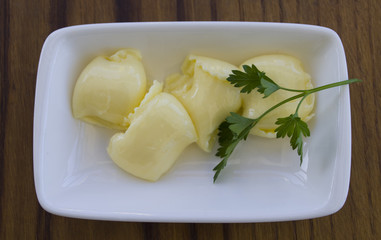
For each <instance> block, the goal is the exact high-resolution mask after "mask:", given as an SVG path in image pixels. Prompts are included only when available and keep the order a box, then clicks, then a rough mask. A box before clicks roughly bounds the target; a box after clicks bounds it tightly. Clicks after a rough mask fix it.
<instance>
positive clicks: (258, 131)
mask: <svg viewBox="0 0 381 240" xmlns="http://www.w3.org/2000/svg"><path fill="white" fill-rule="evenodd" d="M252 64H254V65H255V66H256V67H257V68H258V69H259V70H260V71H264V72H265V73H266V75H267V76H268V77H270V78H271V79H272V80H273V81H274V82H276V83H277V84H278V85H280V86H282V87H285V88H290V89H300V90H305V89H310V88H312V87H313V86H312V83H311V77H310V75H309V74H307V73H306V72H305V71H304V69H303V67H302V63H301V62H300V61H299V60H298V59H296V58H294V57H291V56H286V55H279V54H274V55H263V56H259V57H255V58H252V59H249V60H247V61H246V62H244V63H243V64H242V65H249V66H251V65H252ZM242 65H241V69H242ZM296 94H298V93H295V92H288V91H284V90H278V91H276V92H275V93H273V94H271V95H270V96H269V97H267V98H263V94H260V93H258V92H257V91H252V92H251V93H250V94H246V93H243V94H242V98H243V112H242V115H243V116H245V117H249V118H257V117H259V116H260V115H261V114H262V113H264V112H265V111H266V110H267V109H269V108H270V107H272V106H274V105H275V104H277V103H279V102H281V101H283V100H285V99H286V98H289V97H292V96H294V95H296ZM299 101H300V99H297V100H294V101H292V102H289V103H286V104H284V105H282V106H280V107H279V108H277V109H275V110H274V111H272V112H270V113H269V114H267V115H266V116H265V117H264V118H262V119H261V121H259V122H258V124H257V125H256V126H255V127H254V128H253V129H252V130H251V132H250V133H251V134H254V135H258V136H263V137H270V138H272V137H275V132H274V131H275V129H276V128H277V127H278V125H276V124H275V122H276V120H277V119H278V118H280V117H288V116H289V115H290V114H293V113H295V110H296V107H297V105H298V103H299ZM314 101H315V96H314V95H313V94H312V95H310V96H308V97H307V98H306V99H305V100H304V101H303V103H302V105H301V106H300V108H299V111H298V115H299V117H300V118H301V119H302V120H304V121H308V120H309V119H310V118H311V117H312V116H313V113H312V110H313V107H314Z"/></svg>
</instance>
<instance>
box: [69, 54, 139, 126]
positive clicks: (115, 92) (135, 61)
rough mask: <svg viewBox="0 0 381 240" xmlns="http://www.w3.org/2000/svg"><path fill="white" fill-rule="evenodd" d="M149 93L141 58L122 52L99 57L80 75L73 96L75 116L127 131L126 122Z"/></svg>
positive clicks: (137, 55)
mask: <svg viewBox="0 0 381 240" xmlns="http://www.w3.org/2000/svg"><path fill="white" fill-rule="evenodd" d="M145 92H146V75H145V72H144V68H143V65H142V63H141V55H140V53H139V52H138V51H136V50H134V49H123V50H120V51H118V52H116V53H115V54H114V55H112V56H111V57H96V58H95V59H94V60H93V61H91V62H90V63H89V64H88V65H87V66H86V68H85V69H84V70H83V71H82V73H81V74H80V76H79V78H78V80H77V83H76V86H75V89H74V94H73V101H72V105H73V115H74V117H75V118H78V119H81V120H84V121H86V122H89V123H93V124H96V125H99V126H103V127H109V128H114V129H126V125H125V121H124V120H125V118H126V117H127V116H128V114H129V113H130V112H132V111H133V109H134V108H135V107H137V106H138V105H139V103H140V101H141V100H142V99H143V97H144V94H145Z"/></svg>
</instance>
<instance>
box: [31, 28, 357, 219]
mask: <svg viewBox="0 0 381 240" xmlns="http://www.w3.org/2000/svg"><path fill="white" fill-rule="evenodd" d="M121 48H136V49H138V50H140V51H141V53H142V56H143V64H144V66H145V68H146V73H147V77H148V78H150V79H156V80H159V81H163V80H164V78H165V77H166V76H167V75H169V74H171V73H175V72H179V71H180V66H181V63H182V62H183V60H184V58H185V57H186V55H188V54H189V53H193V54H198V55H204V56H208V57H213V58H217V59H221V60H224V61H227V62H230V63H232V64H235V65H239V64H241V63H242V62H244V61H245V60H247V59H249V58H251V57H254V56H258V55H261V54H268V53H284V54H289V55H292V56H295V57H297V58H299V59H300V60H301V61H302V62H303V64H304V67H305V70H306V71H307V72H308V73H309V74H310V75H311V76H312V79H313V83H314V85H315V86H321V85H324V84H328V83H331V82H336V81H340V80H345V79H347V78H348V74H347V66H346V60H345V54H344V49H343V46H342V43H341V40H340V38H339V37H338V35H337V34H336V33H335V32H334V31H332V30H330V29H327V28H323V27H318V26H311V25H301V24H282V23H255V22H157V23H111V24H94V25H82V26H74V27H68V28H63V29H60V30H57V31H55V32H53V33H52V34H51V35H50V36H49V37H48V38H47V39H46V41H45V43H44V46H43V49H42V52H41V57H40V63H39V68H38V74H37V85H36V98H35V112H34V146H33V147H34V176H35V186H36V192H37V197H38V200H39V202H40V204H41V206H42V207H43V208H44V209H45V210H47V211H49V212H51V213H54V214H57V215H62V216H68V217H76V218H87V219H104V220H118V221H150V222H263V221H285V220H297V219H306V218H315V217H320V216H325V215H329V214H332V213H334V212H336V211H338V210H339V209H340V208H341V207H342V206H343V204H344V202H345V200H346V197H347V193H348V187H349V178H350V166H351V131H350V129H351V120H350V102H349V87H348V86H343V87H340V88H334V89H329V90H325V91H323V92H319V93H317V95H316V106H315V114H316V117H315V118H314V119H313V120H311V121H310V122H309V126H310V129H311V137H309V138H308V139H306V144H305V146H304V152H305V157H304V162H303V164H302V165H301V166H299V157H298V156H297V153H296V152H295V151H293V150H292V149H291V147H290V146H289V141H288V139H264V138H260V137H254V136H250V137H249V138H248V140H247V141H246V142H243V143H241V144H240V145H239V146H238V148H237V149H236V151H235V154H234V155H233V156H232V157H231V159H230V160H229V163H228V166H227V167H226V168H225V170H224V171H223V172H222V174H221V176H220V178H219V180H218V182H217V183H215V184H213V174H214V172H213V171H212V169H213V167H214V166H215V165H216V164H217V163H218V162H219V161H220V159H218V158H217V157H215V156H214V153H215V151H214V152H213V153H212V154H206V153H204V152H202V151H201V150H199V149H198V147H197V146H196V145H195V144H193V145H191V146H190V147H189V148H187V149H186V151H185V152H184V153H183V154H182V155H181V157H180V158H179V160H178V161H177V162H176V164H175V166H174V167H173V168H172V169H171V170H170V172H169V173H167V174H166V175H165V176H164V177H163V178H161V179H160V180H159V181H158V182H155V183H151V182H146V181H143V180H139V179H137V178H135V177H133V176H131V175H129V174H127V173H125V172H124V171H122V170H120V169H119V168H118V167H117V166H116V165H115V164H114V163H113V162H112V160H111V159H110V158H109V156H108V155H107V152H106V147H107V145H108V141H109V139H110V137H111V136H112V135H113V134H114V133H115V131H112V130H108V129H104V128H100V127H96V126H93V125H89V124H86V123H83V122H80V121H79V120H76V119H74V118H73V116H72V112H71V97H72V93H73V88H74V85H75V82H76V79H77V77H78V76H79V74H80V72H81V70H82V69H83V68H84V67H85V66H86V64H87V63H88V62H89V61H90V60H91V59H92V58H94V57H96V56H98V55H109V54H111V53H113V52H114V51H115V50H117V49H121Z"/></svg>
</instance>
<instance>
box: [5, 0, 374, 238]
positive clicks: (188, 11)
mask: <svg viewBox="0 0 381 240" xmlns="http://www.w3.org/2000/svg"><path fill="white" fill-rule="evenodd" d="M380 18H381V1H380V0H348V1H345V0H321V1H318V0H276V1H272V0H266V1H265V0H262V1H250V0H223V1H219V0H189V1H187V0H177V1H176V0H163V1H154V0H142V1H138V0H135V1H134V0H126V1H123V0H115V1H106V0H71V1H59V0H35V1H30V0H0V46H1V48H0V89H1V115H0V139H1V144H0V153H1V161H0V239H208V240H212V239H381V173H380V167H381V158H380V150H381V125H380V124H381V122H380V120H379V119H380V118H381V70H380V69H381V65H380V63H381V20H380ZM189 20H196V21H198V20H212V21H220V20H226V21H268V22H272V21H274V22H294V23H307V24H315V25H321V26H326V27H329V28H332V29H334V30H335V31H336V32H337V33H338V34H339V35H340V37H341V39H342V41H343V44H344V47H345V50H346V55H347V62H348V70H349V76H350V77H357V78H361V79H363V80H364V82H363V83H361V84H356V85H355V86H351V88H350V90H351V103H352V124H353V126H352V134H353V147H352V151H353V158H352V172H351V184H350V190H349V195H348V199H347V202H346V204H345V205H344V207H343V208H342V209H341V210H340V211H339V212H338V213H336V214H334V215H331V216H327V217H323V218H318V219H312V220H302V221H294V222H279V223H247V224H179V223H133V222H106V221H90V220H79V219H71V218H65V217H59V216H55V215H52V214H50V213H48V212H46V211H44V210H43V209H42V208H41V207H40V205H39V204H38V201H37V198H36V193H35V189H34V182H33V157H32V154H33V138H32V136H33V108H34V93H35V82H36V73H37V65H38V60H39V55H40V51H41V47H42V44H43V42H44V40H45V38H46V37H47V36H48V35H49V34H50V33H51V32H52V31H54V30H56V29H58V28H62V27H65V26H70V25H77V24H84V23H100V22H126V21H127V22H128V21H189ZM259 34H260V33H259ZM233 204H234V203H233Z"/></svg>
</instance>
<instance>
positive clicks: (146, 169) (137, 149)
mask: <svg viewBox="0 0 381 240" xmlns="http://www.w3.org/2000/svg"><path fill="white" fill-rule="evenodd" d="M161 90H162V84H161V83H159V82H157V81H154V83H153V85H152V86H151V88H150V90H149V92H148V93H147V95H146V97H145V98H144V99H143V101H142V103H141V104H140V106H139V107H138V108H136V109H135V112H134V113H132V114H130V116H129V117H128V118H129V123H130V126H129V128H128V129H127V131H126V132H125V133H117V134H115V135H114V136H113V137H112V138H111V140H110V143H109V146H108V149H107V151H108V154H109V155H110V157H111V159H112V160H113V161H114V162H115V163H116V164H117V165H118V166H119V167H121V168H122V169H123V170H125V171H126V172H128V173H130V174H132V175H134V176H136V177H139V178H142V179H145V180H149V181H156V180H158V179H159V178H160V176H162V175H163V174H164V173H165V172H167V171H168V170H169V169H170V168H171V166H172V165H173V164H174V163H175V161H176V159H177V158H178V157H179V155H180V154H181V153H182V151H183V150H184V149H185V148H186V147H187V146H188V145H189V144H191V143H192V142H195V141H196V140H197V134H196V131H195V128H194V126H193V123H192V120H191V119H190V117H189V115H188V113H187V111H186V110H185V109H184V107H183V106H182V104H181V103H180V102H179V101H178V100H177V99H176V98H175V97H174V96H172V95H170V94H168V93H163V92H161Z"/></svg>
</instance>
